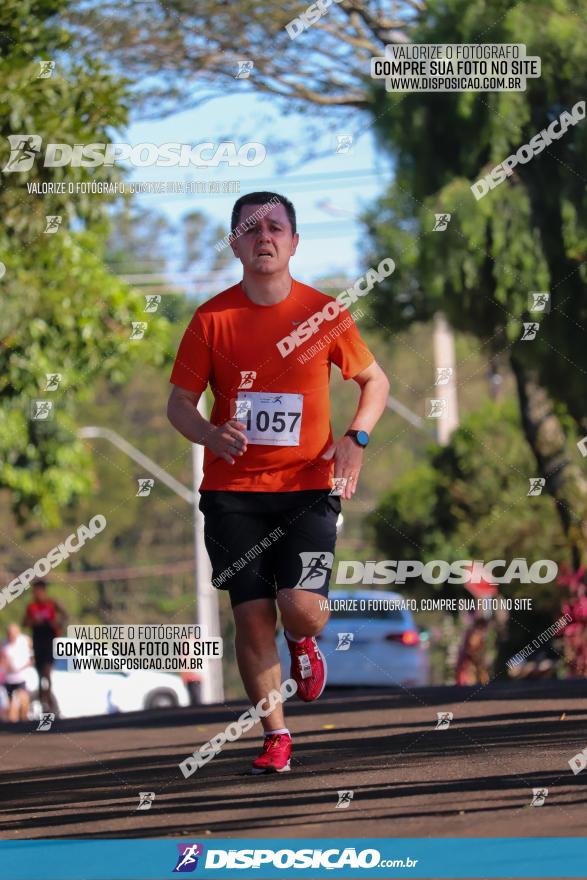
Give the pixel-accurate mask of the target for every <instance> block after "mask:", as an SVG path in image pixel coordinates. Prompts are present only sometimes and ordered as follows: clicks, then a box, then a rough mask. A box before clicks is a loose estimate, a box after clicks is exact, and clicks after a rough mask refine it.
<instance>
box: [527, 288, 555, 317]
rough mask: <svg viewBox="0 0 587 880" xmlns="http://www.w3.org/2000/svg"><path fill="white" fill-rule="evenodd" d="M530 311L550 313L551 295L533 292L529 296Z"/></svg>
mask: <svg viewBox="0 0 587 880" xmlns="http://www.w3.org/2000/svg"><path fill="white" fill-rule="evenodd" d="M528 300H529V302H528V309H529V311H531V312H550V293H542V292H541V291H534V290H533V291H531V292H530V293H529V294H528Z"/></svg>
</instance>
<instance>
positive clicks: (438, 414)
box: [426, 397, 448, 419]
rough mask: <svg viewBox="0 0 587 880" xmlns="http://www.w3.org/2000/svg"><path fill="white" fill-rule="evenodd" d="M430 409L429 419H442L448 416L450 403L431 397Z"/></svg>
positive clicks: (441, 398) (427, 415)
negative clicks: (447, 411)
mask: <svg viewBox="0 0 587 880" xmlns="http://www.w3.org/2000/svg"><path fill="white" fill-rule="evenodd" d="M428 404H429V408H428V412H427V414H426V417H427V418H428V419H440V418H442V416H444V415H446V409H447V406H448V401H447V400H445V399H444V398H443V397H431V398H430V399H429V401H428Z"/></svg>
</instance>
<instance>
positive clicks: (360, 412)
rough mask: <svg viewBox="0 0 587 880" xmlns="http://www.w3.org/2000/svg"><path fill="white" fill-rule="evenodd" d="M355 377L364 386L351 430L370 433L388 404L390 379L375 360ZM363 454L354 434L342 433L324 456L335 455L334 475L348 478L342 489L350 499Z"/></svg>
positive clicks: (354, 488)
mask: <svg viewBox="0 0 587 880" xmlns="http://www.w3.org/2000/svg"><path fill="white" fill-rule="evenodd" d="M353 380H354V381H355V382H356V383H357V385H359V386H360V388H361V397H360V399H359V405H358V406H357V411H356V413H355V417H354V419H353V420H352V422H351V424H350V425H349V430H355V431H367V433H370V432H371V431H372V430H373V428H374V427H375V425H376V424H377V422H378V421H379V419H380V418H381V415H382V413H383V411H384V410H385V407H386V405H387V398H388V396H389V380H388V378H387V376H386V375H385V373H384V372H383V370H382V369H381V367H380V366H379V364H378V363H377V362H376V361H373V363H372V364H370V366H368V367H367V368H366V369H365V370H363V371H362V372H361V373H357V375H356V376H353ZM363 454H364V453H363V450H362V449H361V448H360V447H359V446H357V444H356V443H355V441H354V440H353V439H352V438H351V437H341V438H340V440H337V442H336V443H334V445H333V446H331V447H330V449H329V450H328V452H326V453H325V455H324V456H323V457H324V458H332V456H334V476H335V477H344V478H345V479H346V481H347V482H346V484H345V487H344V489H343V490H342V494H341V497H342V498H345V499H347V500H348V499H349V498H352V497H353V495H354V494H355V490H356V488H357V482H358V480H359V474H360V472H361V466H362V464H363Z"/></svg>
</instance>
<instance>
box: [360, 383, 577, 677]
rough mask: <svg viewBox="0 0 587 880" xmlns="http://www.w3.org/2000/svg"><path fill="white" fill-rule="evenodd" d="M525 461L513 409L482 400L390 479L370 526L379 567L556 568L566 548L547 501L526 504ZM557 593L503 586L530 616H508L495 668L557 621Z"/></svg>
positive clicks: (421, 587)
mask: <svg viewBox="0 0 587 880" xmlns="http://www.w3.org/2000/svg"><path fill="white" fill-rule="evenodd" d="M531 463H532V453H531V450H530V448H529V446H528V444H527V443H526V441H525V438H524V435H523V432H522V430H521V424H520V416H519V411H518V407H517V406H516V403H515V401H513V400H509V401H506V402H505V403H499V404H498V403H494V402H492V401H487V402H486V403H485V404H484V405H483V406H482V407H481V408H480V409H479V410H477V411H476V412H472V413H469V414H468V415H467V416H466V418H464V419H463V421H462V423H461V425H460V426H459V428H458V429H457V430H456V431H455V432H454V434H453V436H452V438H451V441H450V443H449V444H448V446H446V447H440V446H437V445H434V446H430V447H429V449H428V450H427V453H426V456H425V458H424V460H423V461H422V462H420V463H418V464H416V465H415V466H413V467H412V468H410V469H409V470H407V471H406V472H405V473H404V474H402V475H400V476H399V477H398V478H397V479H396V480H395V481H394V484H393V487H392V488H391V489H390V490H389V492H387V493H386V495H384V497H383V498H382V499H381V501H380V503H379V505H378V507H377V508H376V509H375V510H374V511H373V513H372V514H371V515H370V516H369V520H368V521H369V526H370V528H371V529H372V530H373V534H374V540H375V544H376V547H377V549H378V551H379V552H380V554H381V555H382V557H383V558H385V559H419V560H421V561H422V562H430V561H432V560H435V559H444V560H453V559H470V560H475V559H481V560H486V561H488V560H491V559H505V560H506V561H509V560H512V559H515V558H524V559H526V560H528V564H530V563H531V562H534V561H537V560H539V559H544V558H548V559H552V560H553V561H555V562H556V563H557V564H558V565H559V566H560V564H561V563H563V562H564V561H565V559H566V555H567V542H566V538H565V534H564V531H563V529H562V527H561V523H560V520H559V518H558V517H557V515H556V510H555V508H554V507H553V505H552V502H551V500H550V499H549V498H548V497H547V496H543V495H540V496H536V497H530V498H528V497H527V496H526V492H527V486H528V483H527V478H526V474H527V472H528V468H529V467H530V466H531ZM553 586H554V585H553V583H552V582H550V583H544V584H531V585H529V584H525V583H522V582H520V581H512V583H511V584H502V585H500V586H499V593H500V595H502V596H505V597H508V598H512V599H515V598H518V597H519V598H524V599H526V598H528V597H529V598H531V599H532V607H531V609H530V610H528V611H523V612H522V611H516V612H515V613H513V614H512V615H510V622H509V636H508V638H507V639H506V641H505V642H504V644H503V645H502V646H501V648H500V654H501V657H500V668H501V664H502V663H504V662H505V660H506V659H507V657H508V656H511V655H512V653H515V651H516V650H518V649H519V648H520V647H522V646H523V645H524V644H526V642H527V641H528V633H529V632H539V631H540V629H541V628H544V626H547V625H550V624H551V623H552V621H553V619H554V618H556V617H558V615H559V613H560V597H559V595H558V592H557V591H556V590H555V589H553ZM402 589H403V590H406V589H408V590H410V591H411V592H412V594H413V595H416V596H417V597H422V596H434V595H439V594H442V596H444V597H451V598H452V597H454V598H458V597H461V596H463V595H466V594H465V593H464V587H463V586H462V585H458V584H455V585H451V584H449V583H443V584H438V585H428V584H424V583H423V582H418V584H417V585H416V586H413V587H411V588H410V587H408V586H406V587H402Z"/></svg>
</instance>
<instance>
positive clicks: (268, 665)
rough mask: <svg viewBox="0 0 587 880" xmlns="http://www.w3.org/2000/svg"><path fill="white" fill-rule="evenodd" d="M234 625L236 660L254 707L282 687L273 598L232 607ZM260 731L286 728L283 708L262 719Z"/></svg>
mask: <svg viewBox="0 0 587 880" xmlns="http://www.w3.org/2000/svg"><path fill="white" fill-rule="evenodd" d="M233 612H234V621H235V626H236V638H235V648H236V659H237V663H238V668H239V671H240V674H241V678H242V680H243V684H244V686H245V690H246V692H247V695H248V697H249V699H250V701H251V703H252V705H253V706H256V705H257V703H258V702H259V700H261V699H263V698H265V697H267V695H268V694H269V693H270V691H272V690H276V691H278V690H279V687H280V685H281V665H280V662H279V655H278V653H277V646H276V644H275V626H276V623H277V612H276V609H275V602H274V600H273V599H251V600H250V601H249V602H242V603H240V604H239V605H236V606H235V607H234V608H233ZM261 722H262V724H263V729H264V730H265V731H269V730H279V729H282V728H284V727H285V720H284V716H283V705H282V703H277V705H276V706H275V709H273V711H272V712H271V713H270V714H269V715H267V716H266V717H265V718H262V719H261Z"/></svg>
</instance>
